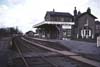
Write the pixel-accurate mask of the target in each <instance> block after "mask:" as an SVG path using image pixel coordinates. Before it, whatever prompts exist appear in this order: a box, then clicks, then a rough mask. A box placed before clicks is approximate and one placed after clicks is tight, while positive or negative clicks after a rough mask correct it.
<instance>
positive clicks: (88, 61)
mask: <svg viewBox="0 0 100 67" xmlns="http://www.w3.org/2000/svg"><path fill="white" fill-rule="evenodd" d="M21 39H22V40H24V41H26V42H28V43H30V44H33V45H35V46H38V47H41V48H44V49H47V50H50V51H53V52H56V53H60V54H62V55H64V56H69V54H70V55H71V56H69V58H72V59H74V60H77V61H80V62H83V63H86V64H89V65H92V66H95V67H100V62H97V61H94V60H91V59H87V58H84V57H82V56H77V55H78V54H76V53H73V52H70V51H59V50H56V49H53V48H50V47H46V46H43V45H40V44H38V43H35V42H32V41H29V40H27V39H25V38H23V37H22V38H21Z"/></svg>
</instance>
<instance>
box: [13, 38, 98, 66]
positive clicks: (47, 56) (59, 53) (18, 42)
mask: <svg viewBox="0 0 100 67" xmlns="http://www.w3.org/2000/svg"><path fill="white" fill-rule="evenodd" d="M13 41H14V45H15V48H16V50H17V53H18V55H19V56H18V58H15V59H13V60H14V62H15V63H16V62H18V61H21V62H23V64H22V65H23V66H22V65H21V66H20V67H99V63H98V62H97V63H96V62H95V63H94V61H92V60H87V59H86V58H85V59H84V58H83V57H81V56H79V55H78V54H75V53H71V52H68V51H67V50H69V49H67V48H65V47H63V46H61V45H58V46H57V45H54V44H55V43H50V42H47V43H45V42H42V41H38V40H33V39H29V38H23V37H22V38H15V39H14V40H13ZM48 43H49V44H48ZM47 44H48V45H47ZM51 44H52V45H51ZM29 52H30V53H31V54H30V55H32V54H33V55H32V56H30V55H28V54H29ZM66 52H67V53H66ZM36 54H37V55H36ZM27 55H28V56H27ZM30 58H32V59H33V60H32V59H30ZM78 58H81V59H83V60H85V61H92V62H91V63H93V64H91V63H88V62H85V61H83V60H79V59H78ZM29 59H30V60H31V61H30V60H29ZM58 61H59V62H58ZM80 61H81V62H80ZM68 63H70V64H69V65H71V66H67V65H68ZM15 66H16V67H17V66H18V65H16V64H15ZM15 66H14V67H15ZM18 67H19V66H18Z"/></svg>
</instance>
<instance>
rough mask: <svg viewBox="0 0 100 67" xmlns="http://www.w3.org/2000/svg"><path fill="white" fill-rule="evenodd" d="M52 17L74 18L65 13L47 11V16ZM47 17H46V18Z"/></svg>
mask: <svg viewBox="0 0 100 67" xmlns="http://www.w3.org/2000/svg"><path fill="white" fill-rule="evenodd" d="M48 14H49V15H50V16H64V17H73V16H72V15H71V14H70V13H65V12H53V11H47V13H46V16H47V15H48ZM46 16H45V17H46Z"/></svg>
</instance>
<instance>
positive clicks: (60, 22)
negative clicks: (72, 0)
mask: <svg viewBox="0 0 100 67" xmlns="http://www.w3.org/2000/svg"><path fill="white" fill-rule="evenodd" d="M73 12H74V15H72V14H70V13H68V12H67V13H65V12H55V10H54V9H53V11H47V12H46V15H45V17H44V18H45V20H44V21H43V22H41V23H38V24H36V25H34V27H35V28H37V30H38V33H39V37H40V38H48V39H63V38H71V39H87V40H91V39H95V38H96V37H97V36H98V35H100V22H99V21H95V19H97V17H96V16H94V15H93V14H92V13H91V9H90V8H88V9H87V11H86V12H84V13H81V12H80V11H77V9H76V7H75V9H74V11H73Z"/></svg>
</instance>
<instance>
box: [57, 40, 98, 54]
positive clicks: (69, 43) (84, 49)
mask: <svg viewBox="0 0 100 67" xmlns="http://www.w3.org/2000/svg"><path fill="white" fill-rule="evenodd" d="M57 42H59V43H61V44H62V45H64V46H66V47H67V48H69V49H70V50H71V51H72V52H76V53H84V54H94V55H100V47H97V45H96V43H90V42H82V41H74V40H59V41H57Z"/></svg>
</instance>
